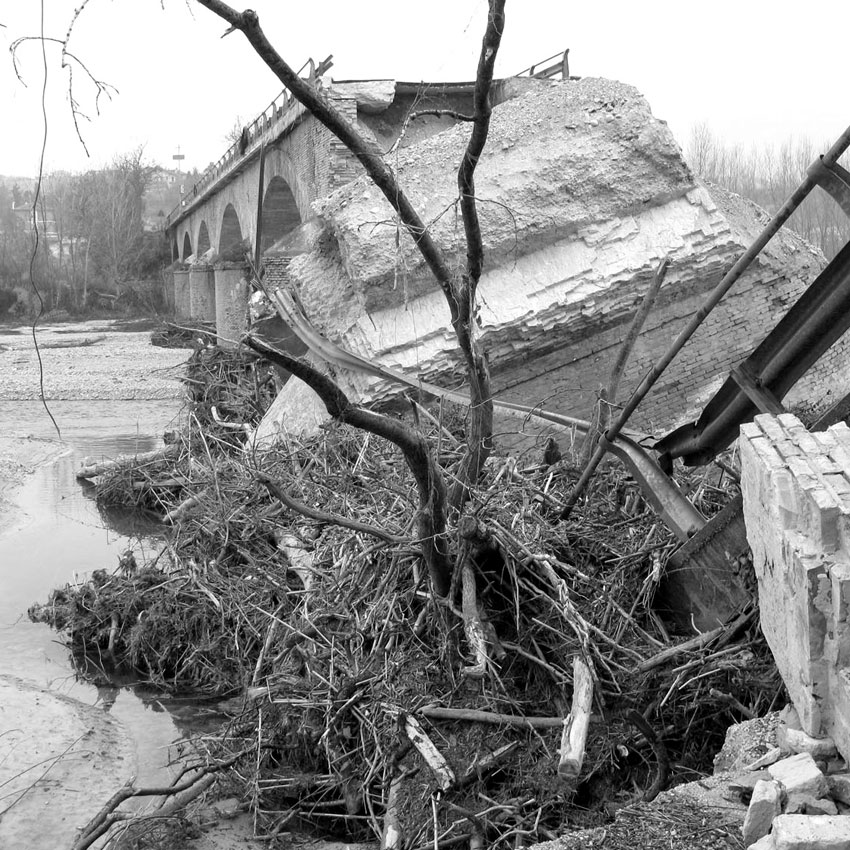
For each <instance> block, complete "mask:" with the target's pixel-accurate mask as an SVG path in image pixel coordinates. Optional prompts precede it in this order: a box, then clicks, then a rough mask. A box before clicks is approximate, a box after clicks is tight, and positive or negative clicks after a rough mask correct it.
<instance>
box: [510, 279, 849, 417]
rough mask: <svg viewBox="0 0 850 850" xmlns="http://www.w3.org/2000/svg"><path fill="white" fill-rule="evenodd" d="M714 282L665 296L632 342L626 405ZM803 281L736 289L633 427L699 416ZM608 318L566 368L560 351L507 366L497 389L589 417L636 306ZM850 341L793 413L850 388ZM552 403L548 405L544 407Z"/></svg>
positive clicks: (812, 380) (810, 379)
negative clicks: (849, 365) (624, 312)
mask: <svg viewBox="0 0 850 850" xmlns="http://www.w3.org/2000/svg"><path fill="white" fill-rule="evenodd" d="M716 282H717V279H716V278H711V279H707V280H704V281H702V285H700V286H699V287H692V288H691V289H690V291H684V292H683V291H681V290H679V291H678V292H677V293H676V294H675V295H672V294H668V295H667V296H666V297H662V298H660V299H659V302H658V303H657V304H656V307H655V309H654V310H653V311H652V314H651V315H650V317H649V318H648V320H647V323H646V325H645V326H644V330H643V332H642V333H641V335H640V337H639V338H638V341H637V343H636V345H635V348H634V351H633V354H632V356H631V358H630V360H629V362H628V364H627V366H626V370H625V372H624V374H623V378H622V380H621V382H620V391H619V399H618V400H619V401H620V402H621V403H622V402H625V401H626V400H627V399H628V397H629V395H630V394H631V392H632V391H633V390H634V389H635V387H637V385H638V384H639V383H640V381H641V380H642V378H643V377H644V375H645V374H646V373H647V372H648V371H649V369H650V368H651V367H652V365H653V364H654V363H655V361H656V360H657V359H658V358H659V357H660V356H661V355H662V354H663V353H664V352H665V351H666V350H667V348H668V347H669V345H670V343H671V342H672V341H673V340H674V339H675V338H676V336H677V335H678V334H679V332H680V331H681V330H682V328H684V326H685V325H686V324H687V322H688V321H689V320H690V318H691V316H692V315H693V314H694V313H695V312H696V311H697V310H698V309H699V308H700V307H701V306H702V304H703V302H704V300H705V298H706V295H707V294H708V292H709V291H710V289H711V288H712V287H713V286H714V285H715V284H716ZM804 289H805V284H804V283H803V281H801V280H799V279H798V278H787V277H779V276H776V274H775V272H774V271H771V270H770V269H769V268H765V267H764V266H761V267H757V268H756V269H755V271H754V272H752V273H750V274H749V275H747V276H746V277H745V278H744V279H743V280H741V281H739V282H738V284H737V285H736V286H735V287H734V288H733V289H732V290H731V292H730V293H728V294H727V296H726V297H725V298H724V299H723V300H722V301H721V302H720V304H719V305H718V306H717V307H716V308H715V309H714V311H713V312H712V313H711V314H710V315H709V317H708V318H707V319H706V321H705V322H704V324H703V325H702V326H701V327H700V328H699V329H698V330H697V331H696V333H695V334H694V336H693V337H692V338H691V339H690V340H689V341H688V343H687V344H686V345H685V347H684V349H683V350H682V351H681V352H680V354H679V355H678V356H677V357H676V359H675V360H674V361H673V362H672V363H671V364H670V366H669V367H668V369H667V370H666V372H665V373H664V374H663V375H662V377H661V379H660V380H659V381H658V383H656V385H655V387H654V388H653V389H652V391H651V392H650V394H649V395H648V396H647V398H646V400H645V401H644V402H643V403H642V404H641V406H640V407H639V408H638V410H637V412H636V413H635V415H634V417H633V419H632V425H633V427H636V428H639V429H643V430H646V431H648V432H651V433H652V432H657V431H659V430H663V429H666V428H669V427H672V426H673V425H674V424H681V423H683V422H686V421H689V420H693V419H696V418H697V417H698V416H699V413H700V411H701V410H702V408H703V407H704V405H705V404H706V402H707V401H708V400H709V399H710V398H711V396H712V395H713V393H714V392H715V391H716V390H717V389H718V388H719V387H720V385H721V384H722V383H723V381H725V379H726V377H727V376H728V373H729V370H730V369H731V368H732V367H733V366H735V365H736V364H737V363H739V362H740V361H741V360H743V359H744V358H746V357H747V356H748V355H749V354H750V352H751V351H752V350H753V349H754V348H755V347H756V346H757V345H758V344H759V343H760V342H761V341H762V339H763V338H764V337H765V336H766V335H767V333H768V332H769V331H770V330H771V329H772V328H773V327H774V326H775V325H776V324H777V323H778V322H779V320H780V319H781V318H782V317H783V316H784V315H785V313H786V312H787V310H788V309H789V307H790V306H791V305H792V304H793V302H794V301H795V300H796V298H798V297H799V296H800V294H801V293H802V292H803V291H804ZM637 303H638V302H637V301H634V302H633V303H632V305H631V306H630V309H629V310H628V311H627V314H621V315H619V316H618V315H616V314H614V315H611V317H610V321H609V323H608V326H607V327H606V326H604V325H602V326H601V327H599V328H598V329H597V330H596V332H595V333H594V334H593V335H592V336H589V337H586V338H585V339H580V340H577V341H576V342H574V343H572V344H570V346H569V355H568V358H567V359H566V362H564V361H565V358H564V355H563V353H560V352H556V353H552V354H550V355H547V356H543V357H539V358H536V359H533V360H530V361H529V362H527V363H525V364H517V365H515V366H509V367H507V368H504V369H500V371H499V373H498V374H497V375H496V376H495V379H494V383H495V386H496V389H497V391H498V392H499V393H500V395H503V396H504V397H505V398H506V399H508V400H512V401H521V402H523V403H526V404H534V403H537V402H542V403H543V404H544V405H545V404H547V403H548V404H551V405H552V406H553V407H555V409H558V410H561V411H562V412H565V413H570V414H571V415H574V416H580V417H587V416H588V415H589V413H590V411H592V409H593V405H594V403H595V400H596V398H597V394H598V391H599V388H600V386H602V385H603V384H606V383H607V381H608V376H609V375H610V371H611V367H612V366H613V363H614V361H615V359H616V357H617V353H618V352H619V349H620V345H621V342H622V339H623V337H624V336H625V335H626V333H627V331H628V327H629V323H630V322H631V316H632V315H633V314H634V312H635V311H636V309H637ZM848 364H850V334H845V336H844V337H843V338H842V339H840V340H839V341H838V342H837V343H836V344H835V345H834V346H833V347H832V349H830V351H829V352H828V353H827V354H826V355H825V356H824V357H823V358H822V359H821V361H820V362H818V363H817V364H815V366H813V367H812V368H811V369H810V370H809V372H808V373H807V374H806V375H805V376H803V378H802V379H801V380H800V381H799V382H798V383H797V384H796V386H795V387H794V388H793V389H792V390H791V392H790V393H789V394H788V396H787V397H786V399H785V404H786V406H787V407H789V408H792V409H797V408H800V409H802V410H805V411H807V412H808V411H814V412H822V411H823V410H825V409H827V408H828V407H829V406H830V405H831V404H832V403H833V402H834V401H837V400H838V398H840V397H841V396H842V395H844V393H846V392H847V390H848V389H850V381H848V378H850V367H848ZM547 400H548V401H547Z"/></svg>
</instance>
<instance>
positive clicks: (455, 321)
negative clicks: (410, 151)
mask: <svg viewBox="0 0 850 850" xmlns="http://www.w3.org/2000/svg"><path fill="white" fill-rule="evenodd" d="M198 2H199V3H201V5H202V6H205V7H206V8H207V9H209V10H210V11H211V12H213V13H214V14H216V15H218V16H219V17H220V18H222V19H223V20H224V21H226V22H227V23H229V24H230V25H231V26H232V27H233V28H235V29H238V30H240V31H241V32H242V33H243V34H244V35H245V37H246V38H247V39H248V41H249V43H250V44H251V46H252V47H253V48H254V50H255V51H256V52H257V54H258V55H259V57H260V58H261V59H262V60H263V61H264V62H265V63H266V65H268V67H269V68H270V69H271V70H272V71H273V72H274V73H275V74H276V75H277V77H278V79H279V80H280V81H281V82H282V83H283V84H284V85H285V86H286V87H287V88H288V89H289V91H290V92H291V93H292V95H293V97H295V99H296V100H298V101H299V102H300V103H302V104H303V105H304V106H305V107H306V108H307V109H308V110H309V111H310V112H311V113H312V114H313V116H314V117H315V118H316V119H317V120H319V121H320V122H321V123H322V124H324V125H325V126H326V127H327V128H328V129H329V130H331V132H333V133H334V134H335V135H336V136H337V138H339V139H340V140H341V141H342V142H343V143H344V144H345V145H346V146H347V147H348V149H349V150H350V151H351V152H352V153H353V154H354V156H355V157H357V159H358V160H359V161H360V163H361V164H362V165H363V167H364V168H365V170H366V173H367V174H368V176H369V177H370V178H371V179H372V181H373V182H374V183H375V185H376V186H377V187H378V188H379V189H380V190H381V192H382V193H383V195H384V197H385V198H386V199H387V201H388V203H389V204H390V206H391V207H392V208H393V209H394V210H395V212H396V214H397V215H398V217H399V220H400V221H401V223H402V224H403V225H404V227H405V228H406V230H407V232H408V233H409V234H410V236H411V238H412V239H413V242H414V244H415V245H416V247H417V248H418V250H419V252H420V253H421V254H422V257H423V259H424V260H425V262H426V263H427V265H428V267H429V268H430V270H431V272H432V274H433V275H434V277H435V278H436V280H437V282H438V284H439V285H440V288H441V289H442V291H443V294H444V296H445V298H446V301H447V303H448V307H449V313H450V317H451V323H452V327H453V329H454V331H455V334H456V336H457V340H458V346H459V348H460V350H461V353H462V355H463V358H464V362H465V365H466V371H467V375H468V379H469V385H470V401H471V411H472V412H471V416H470V418H471V422H470V428H469V437H468V446H467V455H466V458H465V459H464V462H463V464H462V466H461V471H460V474H459V480H458V484H457V486H456V488H455V490H454V492H453V494H452V499H451V502H452V504H453V505H454V506H455V507H457V508H460V507H461V505H462V504H463V502H464V500H465V498H466V493H467V492H468V488H469V486H470V485H471V484H474V483H475V482H476V481H477V479H478V477H479V475H480V473H481V469H482V467H483V465H484V462H485V461H486V460H487V457H488V456H489V454H490V452H491V450H492V432H493V402H492V393H491V388H490V374H489V369H488V366H487V361H486V358H485V357H484V355H483V353H482V351H481V350H480V347H479V345H478V342H477V340H476V339H475V333H474V327H473V325H474V321H475V300H476V290H477V287H478V281H479V279H480V277H481V271H482V266H483V258H484V250H483V243H482V239H481V229H480V224H479V220H478V214H477V209H476V202H475V183H474V179H473V178H474V173H475V168H476V166H477V164H478V161H479V159H480V157H481V153H482V151H483V149H484V145H485V144H486V141H487V134H488V131H489V126H490V113H491V109H492V107H491V104H490V92H491V88H492V81H493V68H494V65H495V61H496V55H497V53H498V49H499V45H500V42H501V37H502V31H503V29H504V23H505V14H504V10H505V0H490V2H489V14H488V18H487V28H486V31H485V34H484V39H483V43H482V46H481V54H480V58H479V63H478V73H477V79H476V85H475V93H474V116H473V127H472V136H471V138H470V141H469V144H468V146H467V149H466V152H465V154H464V158H463V161H462V163H461V165H460V168H459V171H458V188H459V191H460V206H461V214H462V217H463V225H464V233H465V235H466V242H467V263H466V269H465V272H464V273H463V275H462V276H461V279H460V281H457V280H456V279H455V276H454V274H453V273H452V271H451V269H450V267H449V264H448V263H447V261H446V258H445V256H444V254H443V252H442V250H441V249H440V247H439V246H438V245H437V244H436V243H435V242H434V240H433V239H432V237H431V234H430V233H429V231H428V229H427V227H426V226H425V224H424V222H423V221H422V219H421V217H420V216H419V214H418V213H417V212H416V210H415V209H414V208H413V206H412V204H411V203H410V200H409V199H408V197H407V196H406V195H405V193H404V192H403V191H402V190H401V187H400V186H399V184H398V181H397V179H396V176H395V173H394V172H393V170H392V168H391V167H390V166H389V165H388V164H387V163H386V162H385V160H384V158H383V154H382V152H381V150H380V149H379V148H378V146H377V144H376V143H375V142H374V141H372V140H371V139H369V138H367V137H366V136H364V135H363V134H362V133H361V132H360V130H359V129H358V128H357V127H356V126H354V125H353V124H351V123H350V122H349V121H348V120H347V119H346V118H345V117H344V116H343V115H342V114H341V113H340V112H339V111H338V110H337V109H336V108H335V107H334V106H333V104H332V103H331V102H330V101H329V100H328V99H327V98H326V97H324V96H323V95H322V94H321V93H320V92H319V91H318V90H317V89H316V88H314V86H313V85H312V84H311V83H310V82H308V81H306V80H303V79H301V78H300V77H299V76H298V74H297V73H295V71H293V70H292V68H291V67H290V66H289V65H288V64H287V63H286V62H285V61H284V60H283V58H282V57H281V56H280V54H279V53H278V52H277V51H276V50H275V48H274V47H273V46H272V44H271V43H270V42H269V40H268V39H267V37H266V35H265V33H264V32H263V30H262V28H261V27H260V22H259V18H258V17H257V14H256V12H254V11H252V10H250V9H246V10H245V11H244V12H241V13H240V12H237V11H236V10H235V9H233V8H231V7H230V6H229V5H227V4H226V3H224V2H222V0H198Z"/></svg>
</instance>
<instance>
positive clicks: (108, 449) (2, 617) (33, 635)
mask: <svg viewBox="0 0 850 850" xmlns="http://www.w3.org/2000/svg"><path fill="white" fill-rule="evenodd" d="M179 404H180V402H179V400H176V399H171V400H165V401H129V402H128V401H121V402H110V401H57V402H51V404H50V406H51V411H52V413H53V415H54V417H55V418H56V420H57V422H58V424H59V427H60V429H61V431H62V443H61V445H60V449H61V450H64V452H65V453H64V454H63V455H62V456H61V457H60V458H59V460H57V461H56V462H55V463H51V464H48V465H45V466H43V467H41V468H40V469H39V470H38V471H37V472H36V473H35V474H34V475H32V476H30V478H29V479H28V480H27V481H26V483H25V484H24V486H23V487H22V488H21V489H20V490H19V491H18V493H17V499H16V501H18V503H19V504H20V506H21V508H22V514H21V515H20V516H19V517H17V519H16V522H15V525H14V527H13V528H12V529H11V530H9V531H7V532H5V533H3V534H2V535H0V588H2V593H0V674H11V675H14V676H17V677H20V678H22V679H27V680H29V681H32V682H35V683H36V684H38V685H40V686H44V687H48V688H50V689H51V690H55V691H57V692H60V693H62V694H66V695H69V696H72V697H74V698H76V699H78V700H81V701H83V702H86V703H88V704H90V705H97V706H99V707H101V708H103V710H105V711H110V712H111V713H112V714H113V715H114V716H116V717H118V718H119V719H120V720H121V721H123V723H124V724H125V725H126V726H127V728H128V729H129V731H130V733H131V735H132V736H133V738H134V740H135V742H136V748H137V752H138V758H139V771H138V780H139V782H140V784H149V783H153V782H159V781H160V780H162V778H163V777H164V766H165V765H166V764H167V761H168V745H169V744H170V743H171V742H173V741H174V740H176V739H178V738H180V737H182V736H184V735H186V734H190V733H191V732H192V731H195V730H196V729H197V728H198V727H199V726H205V725H207V724H206V723H205V722H204V721H205V720H206V719H208V718H207V715H208V713H209V715H210V717H209V719H212V716H213V714H214V712H213V711H212V710H211V709H210V710H209V712H208V711H207V710H206V709H204V708H203V707H202V706H199V705H198V704H197V702H196V701H193V700H185V701H181V700H179V699H173V698H169V697H168V696H167V695H166V694H163V693H160V692H158V691H156V690H152V689H149V688H148V689H146V688H142V687H133V686H128V685H125V686H121V685H119V684H117V683H114V684H111V685H109V686H104V687H94V686H93V685H90V684H87V683H85V682H82V681H80V680H78V679H77V678H76V677H75V675H74V672H73V667H72V665H71V662H70V658H69V653H68V651H67V649H66V648H65V647H64V646H63V645H62V643H61V642H60V639H59V636H57V634H56V633H55V632H52V631H51V630H50V629H49V628H48V627H47V626H45V625H42V624H34V623H30V622H29V621H28V620H27V617H26V611H27V608H28V607H29V606H30V605H31V604H33V603H34V602H45V601H46V600H47V597H48V594H49V593H50V591H51V590H52V589H53V588H55V587H61V586H64V585H65V584H66V583H68V582H72V581H75V580H76V579H78V578H85V577H87V576H89V575H90V574H91V573H92V572H93V571H94V570H96V569H105V570H107V571H109V572H112V571H113V570H114V569H115V567H116V566H117V563H118V556H119V555H120V554H121V553H122V552H123V551H125V550H126V549H128V548H133V549H134V550H135V551H136V553H137V559H138V560H139V561H140V562H141V558H139V556H138V553H141V554H142V555H144V554H145V553H154V552H155V551H156V550H157V547H158V545H159V541H158V539H157V537H156V536H154V535H152V534H151V531H152V530H153V529H152V527H151V526H147V527H145V526H144V525H143V526H141V527H137V528H134V527H133V524H132V523H131V522H130V521H129V519H125V520H124V521H121V522H120V523H117V526H118V527H117V528H115V527H110V526H109V525H108V524H107V523H105V522H104V519H103V518H102V517H101V515H100V514H99V512H98V509H97V507H96V505H95V503H94V500H93V493H92V487H91V485H89V484H86V483H81V482H79V481H77V480H76V477H75V472H76V470H77V469H78V468H79V465H80V462H81V460H82V458H83V457H86V456H94V457H97V458H113V457H116V456H118V455H121V454H134V453H136V452H143V451H148V450H150V449H152V448H156V447H157V446H158V445H161V435H162V433H163V432H164V431H165V430H167V429H168V428H169V427H170V426H171V427H173V424H175V417H176V416H177V414H178V408H179ZM0 433H2V434H4V435H15V436H16V437H18V438H19V439H21V440H25V439H27V438H28V437H30V436H31V437H37V438H42V439H57V435H56V432H55V431H54V430H53V425H52V423H51V422H50V419H49V418H48V417H47V414H46V413H45V412H44V409H43V407H42V406H41V404H40V402H33V401H5V402H2V404H0Z"/></svg>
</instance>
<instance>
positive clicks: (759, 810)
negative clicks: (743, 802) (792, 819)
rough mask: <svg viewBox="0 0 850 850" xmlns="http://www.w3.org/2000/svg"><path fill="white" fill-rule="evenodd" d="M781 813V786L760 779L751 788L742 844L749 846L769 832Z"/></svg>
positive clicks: (774, 781)
mask: <svg viewBox="0 0 850 850" xmlns="http://www.w3.org/2000/svg"><path fill="white" fill-rule="evenodd" d="M781 812H782V786H781V785H780V784H779V783H778V782H777V781H776V780H770V781H765V780H764V779H760V780H759V781H758V782H756V784H755V787H754V788H753V796H752V799H751V800H750V805H749V808H748V809H747V815H746V817H745V818H744V826H743V829H742V830H741V834H742V837H743V839H744V844H747V845H750V844H753V843H755V842H756V841H758V840H759V839H760V838H762V837H763V836H765V835H767V834H768V832H770V827H771V825H772V824H773V819H774V818H775V817H776V816H777V815H778V814H780V813H781Z"/></svg>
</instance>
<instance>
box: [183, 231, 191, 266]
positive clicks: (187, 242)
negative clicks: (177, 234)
mask: <svg viewBox="0 0 850 850" xmlns="http://www.w3.org/2000/svg"><path fill="white" fill-rule="evenodd" d="M191 256H192V240H191V239H190V238H189V231H188V230H187V231H186V232H185V233H184V234H183V254H182V256H181V257H180V259H181V260H186V259H187V258H188V257H191Z"/></svg>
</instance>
